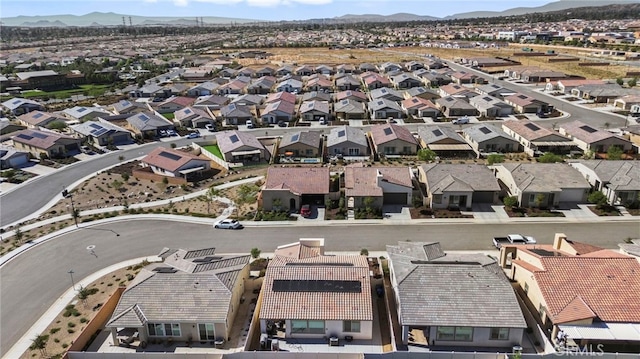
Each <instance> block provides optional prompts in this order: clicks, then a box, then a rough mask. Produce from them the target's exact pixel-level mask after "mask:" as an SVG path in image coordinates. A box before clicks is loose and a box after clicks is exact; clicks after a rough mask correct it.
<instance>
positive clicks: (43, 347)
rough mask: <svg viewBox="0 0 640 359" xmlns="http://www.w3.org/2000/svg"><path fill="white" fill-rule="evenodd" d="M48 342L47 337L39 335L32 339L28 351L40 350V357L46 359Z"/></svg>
mask: <svg viewBox="0 0 640 359" xmlns="http://www.w3.org/2000/svg"><path fill="white" fill-rule="evenodd" d="M48 340H49V336H48V335H43V334H40V335H38V336H36V337H35V338H33V339H32V341H31V345H30V346H29V350H36V349H38V350H40V355H41V356H42V357H45V358H46V357H47V341H48Z"/></svg>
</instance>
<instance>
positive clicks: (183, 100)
mask: <svg viewBox="0 0 640 359" xmlns="http://www.w3.org/2000/svg"><path fill="white" fill-rule="evenodd" d="M169 103H175V104H176V105H178V106H182V107H187V106H191V105H192V104H193V98H191V97H184V96H175V97H170V98H168V99H166V100H165V101H164V102H162V103H160V105H159V106H163V105H166V104H169Z"/></svg>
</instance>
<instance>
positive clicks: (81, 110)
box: [76, 107, 87, 113]
mask: <svg viewBox="0 0 640 359" xmlns="http://www.w3.org/2000/svg"><path fill="white" fill-rule="evenodd" d="M86 110H87V109H86V108H84V107H80V108H79V109H77V110H76V111H78V112H80V113H82V112H85V111H86Z"/></svg>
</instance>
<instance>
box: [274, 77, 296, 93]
mask: <svg viewBox="0 0 640 359" xmlns="http://www.w3.org/2000/svg"><path fill="white" fill-rule="evenodd" d="M276 92H290V93H300V92H302V81H300V80H296V79H288V80H284V81H282V82H280V83H279V84H278V85H276Z"/></svg>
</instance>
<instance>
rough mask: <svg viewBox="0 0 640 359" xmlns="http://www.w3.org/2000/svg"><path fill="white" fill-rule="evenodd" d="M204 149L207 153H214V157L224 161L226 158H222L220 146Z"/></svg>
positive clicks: (205, 147)
mask: <svg viewBox="0 0 640 359" xmlns="http://www.w3.org/2000/svg"><path fill="white" fill-rule="evenodd" d="M202 148H204V149H205V150H207V152H210V153H212V154H213V155H214V156H216V157H218V158H220V159H224V157H222V152H221V151H220V147H218V145H208V146H202Z"/></svg>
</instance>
